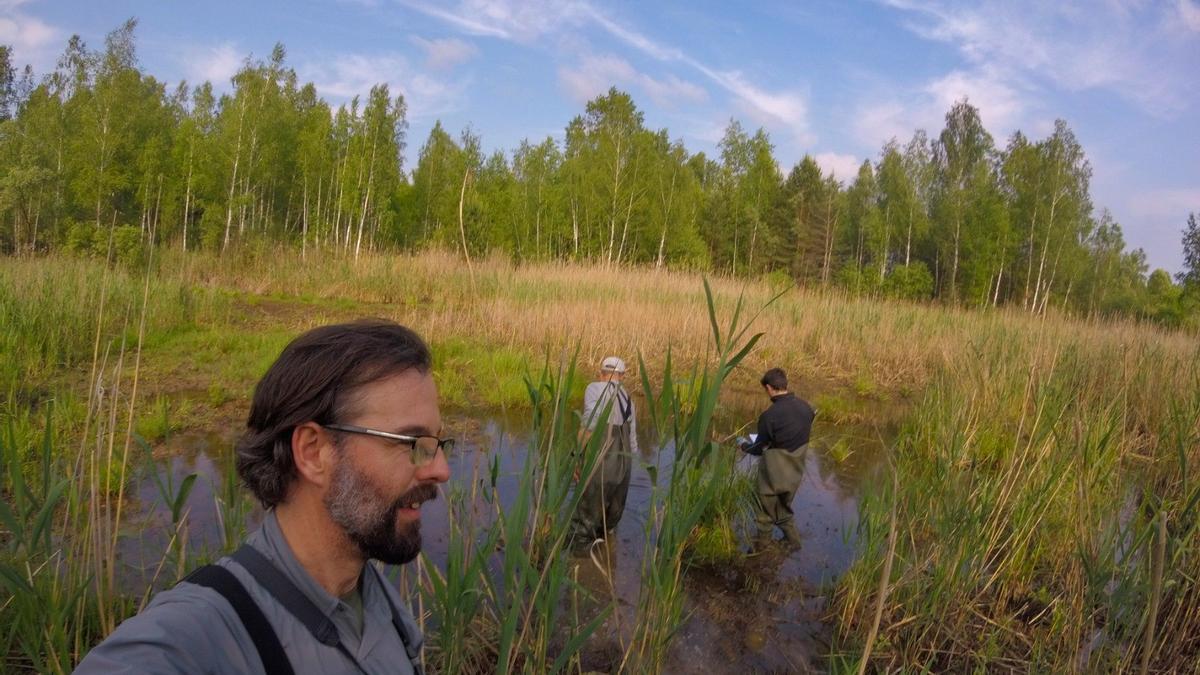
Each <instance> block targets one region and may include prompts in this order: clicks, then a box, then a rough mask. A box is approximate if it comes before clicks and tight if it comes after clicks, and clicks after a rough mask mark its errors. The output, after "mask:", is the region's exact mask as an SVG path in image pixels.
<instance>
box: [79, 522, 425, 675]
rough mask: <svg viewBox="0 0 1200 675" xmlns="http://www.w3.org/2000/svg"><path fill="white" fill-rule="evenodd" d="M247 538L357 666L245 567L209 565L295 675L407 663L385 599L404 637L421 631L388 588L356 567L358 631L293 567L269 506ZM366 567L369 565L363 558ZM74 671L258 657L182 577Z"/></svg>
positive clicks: (219, 605) (257, 668)
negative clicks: (261, 618) (251, 609)
mask: <svg viewBox="0 0 1200 675" xmlns="http://www.w3.org/2000/svg"><path fill="white" fill-rule="evenodd" d="M247 543H249V544H250V545H251V546H253V547H254V548H255V549H257V550H258V551H260V552H261V553H262V554H263V555H265V556H266V557H267V558H269V559H270V560H271V562H272V563H274V564H275V566H276V567H278V568H279V569H280V570H281V571H282V572H283V573H284V574H285V575H286V576H287V577H288V578H289V579H291V581H292V583H294V584H295V585H296V587H297V588H299V589H300V590H301V592H303V593H304V595H306V596H308V598H309V599H310V600H312V602H313V604H315V605H316V606H317V607H318V608H319V609H320V610H321V611H322V612H324V613H325V614H326V616H328V617H329V618H330V620H331V621H333V623H334V625H335V626H337V629H338V635H339V637H340V638H341V641H342V644H344V645H345V646H346V647H347V648H348V650H349V651H350V652H351V653H352V654H354V657H355V658H356V659H357V660H358V662H359V664H361V667H362V670H360V669H359V666H356V665H355V664H354V663H353V662H352V661H351V660H350V659H349V658H347V657H346V656H345V655H343V654H342V652H341V651H339V650H338V649H337V648H335V647H330V646H326V645H324V644H321V643H320V642H317V640H316V639H315V638H313V636H312V633H310V632H309V631H308V629H307V628H306V627H305V626H304V624H302V623H300V621H298V620H297V619H296V618H295V617H293V616H292V614H291V613H290V612H288V610H287V609H285V608H284V607H283V606H282V605H280V604H279V603H278V602H276V600H275V598H274V597H273V596H272V595H271V594H270V592H269V591H267V590H266V589H265V588H263V587H262V586H261V585H259V584H258V583H257V582H256V581H255V579H254V577H252V576H251V575H250V573H249V572H248V571H246V568H244V567H242V566H241V565H240V564H238V563H237V562H236V561H234V560H232V559H230V558H228V557H226V558H222V559H221V560H219V561H218V562H217V564H218V565H221V566H222V567H225V568H226V569H228V570H229V571H230V572H231V573H233V575H234V576H236V577H237V579H238V581H239V582H241V584H242V585H243V586H244V587H245V588H246V591H247V592H248V593H249V594H250V597H251V598H253V599H254V602H255V603H256V604H257V605H258V607H259V609H261V610H262V613H263V614H264V615H265V616H266V618H267V620H268V621H269V622H270V623H271V627H272V628H274V629H275V634H276V635H277V636H278V637H279V642H280V643H281V644H282V645H283V649H284V651H285V652H287V655H288V659H289V660H290V661H291V664H292V668H293V670H295V672H296V673H297V674H298V675H299V674H300V673H360V672H364V671H365V672H366V673H380V674H382V673H398V674H399V675H410V674H411V673H412V672H413V668H412V664H411V663H410V662H409V660H408V655H407V653H406V652H405V650H404V643H403V642H402V641H401V639H400V636H399V634H398V633H397V632H396V629H395V627H394V626H393V625H392V612H391V606H390V605H389V604H388V598H387V597H386V596H390V597H391V601H392V603H394V604H395V605H396V607H398V608H399V610H400V613H401V615H402V618H403V620H404V622H405V624H406V625H407V627H408V634H409V635H410V636H411V637H412V639H413V640H415V641H416V645H415V646H416V647H417V648H418V650H419V648H420V643H421V632H420V630H419V629H418V628H417V626H416V623H415V622H414V621H413V620H412V615H411V614H410V613H409V612H408V611H407V610H406V607H407V605H406V604H405V603H404V601H403V600H401V599H400V596H399V593H397V591H396V589H395V587H393V586H392V585H391V584H388V583H382V582H381V581H380V579H379V576H378V575H376V574H374V573H372V572H371V571H370V570H366V569H364V570H363V575H362V604H363V622H362V631H361V634H360V633H359V631H358V630H357V626H356V624H357V622H356V621H355V620H354V619H352V618H351V616H352V613H353V612H354V610H353V609H352V608H351V607H350V606H349V605H347V604H346V603H345V602H343V601H342V600H340V599H338V598H336V597H334V596H332V595H330V594H329V593H328V592H327V591H325V589H324V588H322V587H321V586H320V585H319V584H317V582H316V581H314V580H313V578H312V577H311V576H309V575H308V573H307V572H306V571H305V570H304V568H303V567H301V566H300V563H299V562H298V561H297V560H296V557H295V555H294V554H293V553H292V550H291V548H290V547H289V546H288V545H287V541H286V540H285V539H284V537H283V533H282V531H280V529H279V522H278V521H277V520H276V519H275V513H274V512H273V511H271V512H268V513H267V516H266V518H265V519H264V520H263V524H262V527H261V528H259V530H258V531H257V532H255V533H254V534H253V535H251V536H250V537H249V539H247ZM368 564H370V563H368ZM75 672H76V673H84V674H86V675H90V674H91V673H162V674H164V675H166V674H175V673H197V674H198V673H213V674H216V673H263V672H264V670H263V666H262V660H261V659H260V658H259V656H258V650H257V649H256V648H255V646H254V642H253V641H252V640H251V639H250V634H249V633H248V632H247V631H246V629H245V628H244V627H243V626H242V622H241V619H239V618H238V615H237V613H236V612H235V611H234V609H233V607H231V606H230V605H229V603H228V602H226V600H225V598H224V597H222V596H221V595H220V594H219V593H217V592H216V591H214V590H212V589H210V588H206V587H204V586H199V585H196V584H192V583H187V582H183V583H180V584H178V585H176V586H175V587H174V588H171V589H169V590H166V591H163V592H161V593H159V594H158V595H156V596H155V597H154V600H153V601H152V602H151V603H150V605H149V606H148V607H146V609H145V611H143V612H141V613H140V614H138V615H137V616H134V617H131V618H129V619H126V620H125V622H124V623H122V624H121V625H120V626H118V627H117V629H116V630H115V631H113V633H112V634H111V635H109V636H108V638H107V639H106V640H105V641H104V642H102V643H100V644H99V645H97V646H96V647H94V648H92V650H91V651H90V652H89V653H88V654H87V656H86V657H85V658H84V659H83V661H81V662H80V664H79V667H78V668H76V670H75Z"/></svg>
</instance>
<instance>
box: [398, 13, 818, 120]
mask: <svg viewBox="0 0 1200 675" xmlns="http://www.w3.org/2000/svg"><path fill="white" fill-rule="evenodd" d="M401 1H402V2H403V4H405V5H407V6H408V7H410V8H412V9H415V10H417V11H420V12H422V13H424V14H426V15H429V16H432V17H436V18H439V19H441V20H443V21H446V22H447V23H449V24H450V25H452V26H454V27H456V28H458V29H459V30H461V31H464V32H466V33H468V34H471V35H485V36H491V37H498V38H502V39H506V40H510V41H515V42H521V43H527V44H528V43H532V42H534V41H535V40H537V39H538V38H542V37H545V36H547V35H558V34H560V33H562V32H563V31H564V30H565V29H568V28H580V27H583V26H586V25H592V26H595V27H598V28H600V29H601V30H603V31H604V32H606V33H608V34H609V35H610V36H612V37H615V38H617V40H619V41H621V42H623V43H624V44H626V45H628V46H630V47H632V48H634V49H635V50H637V51H639V52H641V53H642V54H645V55H646V56H649V57H651V58H653V59H655V60H657V61H661V62H664V63H679V64H682V65H685V66H687V67H689V68H692V69H694V70H696V71H697V72H699V73H701V74H702V75H704V76H705V77H706V78H708V79H709V80H710V81H712V82H713V83H714V84H716V85H717V86H719V87H721V88H722V89H724V90H725V91H726V92H728V93H729V94H730V95H732V97H733V98H734V99H735V103H736V105H737V106H738V107H739V108H740V109H741V110H742V111H743V112H744V113H745V114H747V115H749V116H750V117H751V119H752V120H753V121H754V122H756V123H758V124H762V125H764V126H767V127H770V128H776V129H778V128H783V129H785V130H787V131H788V132H790V133H791V134H792V135H793V136H794V137H795V140H796V141H798V142H800V143H804V144H808V143H812V142H813V141H814V140H815V138H814V136H813V135H812V132H811V130H810V128H809V121H808V106H807V103H806V101H805V98H804V96H803V95H802V94H801V93H800V92H797V91H794V90H788V89H785V90H779V91H772V90H769V89H766V88H763V87H761V86H760V85H756V84H753V83H752V82H750V80H749V79H748V78H747V77H746V76H745V75H744V74H743V73H741V72H739V71H736V70H720V69H717V68H713V67H710V66H708V65H706V64H704V63H701V62H700V61H697V60H696V59H694V58H692V57H691V56H689V55H688V54H687V53H685V52H684V51H683V50H680V49H678V48H676V47H672V46H669V45H664V44H661V43H659V42H656V41H655V40H652V39H650V38H649V37H647V36H645V35H643V34H642V33H639V32H637V31H635V30H632V29H630V28H627V27H625V26H623V25H621V24H620V23H618V22H617V21H615V20H613V19H611V18H610V17H609V16H607V15H606V14H605V13H603V12H601V11H600V10H599V9H597V8H596V7H595V6H594V5H592V4H589V3H587V2H584V1H583V0H534V1H532V2H516V1H515V0H464V1H463V2H460V3H459V5H458V7H457V8H456V9H453V10H449V9H445V8H443V7H442V6H440V5H434V4H431V3H428V2H422V1H418V0H401ZM585 65H586V64H585ZM593 70H595V69H594V68H593ZM587 71H588V69H587V68H586V67H582V68H576V69H571V70H567V71H563V70H560V73H559V77H560V81H562V82H563V83H564V86H566V87H567V89H568V91H569V92H570V93H571V95H573V96H578V95H580V94H579V92H581V91H591V90H592V89H594V87H595V83H594V81H593V80H594V79H595V77H594V76H595V72H587ZM654 82H655V83H657V85H653V84H650V85H647V87H646V90H647V93H649V94H651V95H652V96H660V97H662V96H674V95H676V94H678V93H680V92H683V93H684V94H685V95H688V96H693V97H695V96H699V91H700V89H699V88H698V87H695V86H694V85H689V84H688V83H687V82H685V81H684V80H682V79H680V78H678V77H675V78H673V79H672V78H666V79H665V80H655V81H654Z"/></svg>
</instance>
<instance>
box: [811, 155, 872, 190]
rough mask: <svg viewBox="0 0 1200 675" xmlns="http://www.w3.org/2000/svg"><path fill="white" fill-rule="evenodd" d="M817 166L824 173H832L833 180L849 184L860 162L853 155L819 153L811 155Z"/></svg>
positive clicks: (855, 174)
mask: <svg viewBox="0 0 1200 675" xmlns="http://www.w3.org/2000/svg"><path fill="white" fill-rule="evenodd" d="M813 159H815V160H817V164H819V165H820V166H821V169H822V170H824V171H832V172H833V176H834V178H836V179H838V180H839V181H841V182H843V183H849V182H851V181H853V180H854V178H855V176H857V175H858V167H859V166H860V165H862V160H861V159H859V158H857V157H855V156H854V155H842V154H838V153H836V152H821V153H818V154H815V155H813Z"/></svg>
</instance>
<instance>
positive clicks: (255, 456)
mask: <svg viewBox="0 0 1200 675" xmlns="http://www.w3.org/2000/svg"><path fill="white" fill-rule="evenodd" d="M430 364H431V359H430V356H429V347H427V346H426V345H425V341H424V340H422V339H421V337H420V336H419V335H417V334H416V333H414V332H413V331H411V330H409V329H408V328H405V327H404V326H401V325H400V324H397V323H395V322H392V321H387V320H384V319H362V320H359V321H355V322H353V323H343V324H335V325H332V326H321V327H320V328H314V329H312V330H310V331H308V332H307V333H305V334H303V335H301V336H300V337H298V338H296V339H295V340H292V341H291V343H290V344H288V346H287V347H285V348H284V350H283V353H281V354H280V355H279V358H278V359H276V360H275V363H274V364H272V365H271V367H270V368H269V369H268V370H267V374H266V375H264V376H263V378H262V380H260V381H259V382H258V385H257V386H256V387H255V388H254V402H253V403H252V404H251V405H250V416H249V418H248V419H247V420H246V431H245V432H243V433H242V437H241V438H240V439H238V442H237V446H236V454H237V471H238V475H239V476H241V478H242V482H243V483H245V485H246V487H248V488H249V489H250V491H251V492H253V493H254V496H255V497H257V498H258V501H259V502H261V503H262V505H263V507H264V508H271V507H273V506H275V505H277V504H279V503H280V502H282V501H283V499H284V497H285V496H286V495H287V490H288V486H289V485H290V484H291V482H292V478H294V477H295V475H296V465H295V463H294V462H293V461H292V431H293V430H294V429H295V428H296V427H297V426H298V425H300V424H303V423H305V422H309V421H312V422H316V423H317V424H334V423H336V422H339V421H342V420H343V419H344V418H345V417H346V416H347V415H349V414H350V413H351V412H352V411H351V410H350V408H351V406H352V405H353V400H352V399H353V396H352V394H353V393H354V391H355V390H356V389H357V388H358V387H361V386H363V385H365V384H370V383H372V382H376V381H378V380H382V379H384V378H386V377H390V376H392V375H397V374H399V373H402V372H404V371H407V370H410V369H412V368H416V369H417V370H418V371H420V372H422V373H428V372H429V368H430Z"/></svg>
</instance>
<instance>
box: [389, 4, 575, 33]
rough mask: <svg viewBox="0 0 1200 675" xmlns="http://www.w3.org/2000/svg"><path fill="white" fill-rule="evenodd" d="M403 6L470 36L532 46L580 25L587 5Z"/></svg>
mask: <svg viewBox="0 0 1200 675" xmlns="http://www.w3.org/2000/svg"><path fill="white" fill-rule="evenodd" d="M400 4H402V5H404V6H406V7H409V8H410V9H414V10H416V11H418V12H421V13H422V14H425V15H427V16H431V17H434V18H436V19H441V20H442V21H445V22H446V23H448V24H450V25H451V26H454V27H455V28H457V29H459V30H461V31H463V32H465V33H467V34H469V35H480V36H489V37H497V38H502V39H505V40H512V41H515V42H523V43H529V42H532V41H534V40H536V39H538V38H540V37H542V36H543V35H545V34H547V33H549V32H551V31H554V30H556V29H558V28H560V27H562V26H564V25H578V24H579V23H580V21H581V19H582V18H583V16H584V12H583V10H584V7H585V6H584V5H583V4H582V3H578V2H571V1H567V2H563V1H560V0H528V1H525V2H509V1H507V0H463V1H462V2H460V3H459V5H458V7H457V9H454V10H451V9H447V8H446V7H445V6H443V5H441V4H437V3H431V2H421V1H417V0H400Z"/></svg>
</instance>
